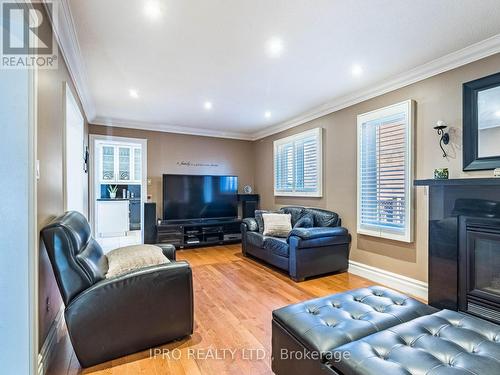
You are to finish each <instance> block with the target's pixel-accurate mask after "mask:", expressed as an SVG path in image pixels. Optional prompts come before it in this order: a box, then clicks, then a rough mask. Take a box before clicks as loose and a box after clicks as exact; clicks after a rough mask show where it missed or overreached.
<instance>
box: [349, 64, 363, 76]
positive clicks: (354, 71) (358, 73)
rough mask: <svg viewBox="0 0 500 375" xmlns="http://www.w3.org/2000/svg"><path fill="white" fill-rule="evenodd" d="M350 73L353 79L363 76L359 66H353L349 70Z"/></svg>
mask: <svg viewBox="0 0 500 375" xmlns="http://www.w3.org/2000/svg"><path fill="white" fill-rule="evenodd" d="M351 73H352V75H353V76H354V77H360V76H361V75H362V74H363V68H362V67H361V65H358V64H354V65H353V66H352V68H351Z"/></svg>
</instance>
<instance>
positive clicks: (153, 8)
mask: <svg viewBox="0 0 500 375" xmlns="http://www.w3.org/2000/svg"><path fill="white" fill-rule="evenodd" d="M144 14H146V16H148V17H149V18H152V19H157V18H159V17H160V16H161V5H160V2H159V1H157V0H148V1H146V4H144Z"/></svg>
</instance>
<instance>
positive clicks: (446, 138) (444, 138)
mask: <svg viewBox="0 0 500 375" xmlns="http://www.w3.org/2000/svg"><path fill="white" fill-rule="evenodd" d="M447 127H448V126H447V125H445V123H444V121H442V120H439V121H438V122H437V123H436V126H434V129H436V130H437V133H438V135H439V136H441V138H440V139H439V147H441V150H443V158H445V157H446V156H448V155H447V154H446V151H445V150H444V148H443V144H445V145H447V144H448V143H450V135H449V134H448V133H446V132H445V131H444V129H446V128H447Z"/></svg>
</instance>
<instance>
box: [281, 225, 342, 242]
mask: <svg viewBox="0 0 500 375" xmlns="http://www.w3.org/2000/svg"><path fill="white" fill-rule="evenodd" d="M348 235H349V232H348V231H347V229H346V228H343V227H314V228H295V229H292V231H291V232H290V233H289V234H288V238H290V237H292V236H295V237H299V238H300V239H302V240H312V239H315V238H322V237H334V236H348Z"/></svg>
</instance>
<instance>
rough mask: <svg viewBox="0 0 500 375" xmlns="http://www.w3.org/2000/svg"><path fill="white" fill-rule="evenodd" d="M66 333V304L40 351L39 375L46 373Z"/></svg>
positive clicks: (62, 306) (59, 312) (57, 316)
mask: <svg viewBox="0 0 500 375" xmlns="http://www.w3.org/2000/svg"><path fill="white" fill-rule="evenodd" d="M63 334H64V305H61V308H60V309H59V311H58V312H57V315H56V318H55V319H54V321H53V322H52V325H51V326H50V329H49V333H48V334H47V337H46V338H45V341H44V342H43V345H42V348H41V349H40V353H38V375H45V373H46V372H47V369H48V367H49V365H50V361H51V359H52V356H53V355H54V350H55V347H56V345H57V343H58V342H59V340H60V339H61V337H62V335H63Z"/></svg>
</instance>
